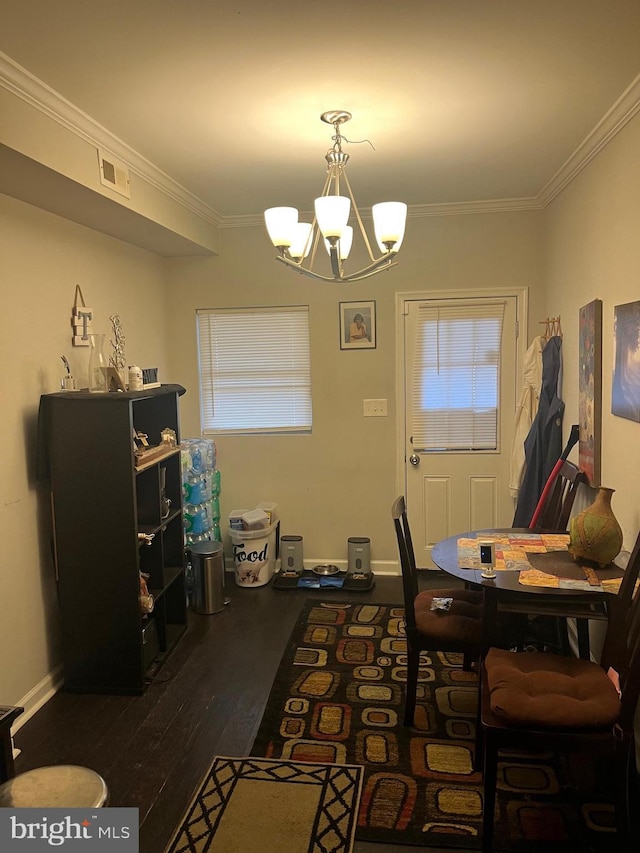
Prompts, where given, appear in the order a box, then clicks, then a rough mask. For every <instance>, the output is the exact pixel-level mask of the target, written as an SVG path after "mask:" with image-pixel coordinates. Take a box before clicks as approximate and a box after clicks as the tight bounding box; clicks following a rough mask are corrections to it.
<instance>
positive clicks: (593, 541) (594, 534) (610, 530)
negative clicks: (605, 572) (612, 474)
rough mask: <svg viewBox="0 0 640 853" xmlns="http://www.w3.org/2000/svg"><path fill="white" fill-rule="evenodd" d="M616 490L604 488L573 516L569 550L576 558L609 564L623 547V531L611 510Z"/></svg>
mask: <svg viewBox="0 0 640 853" xmlns="http://www.w3.org/2000/svg"><path fill="white" fill-rule="evenodd" d="M614 491H615V489H605V488H601V489H599V491H598V494H597V497H596V499H595V501H594V502H593V503H592V504H591V506H588V507H587V508H586V509H584V510H582V512H581V513H580V514H579V515H576V516H575V518H572V519H571V524H570V525H569V553H570V554H572V555H573V557H574V559H575V560H578V561H583V562H588V563H593V564H595V565H598V566H606V565H607V563H610V562H611V561H612V560H614V559H615V558H616V557H617V556H618V554H619V553H620V549H621V548H622V530H621V529H620V525H619V524H618V521H617V519H616V517H615V515H614V514H613V510H612V509H611V496H612V495H613V493H614Z"/></svg>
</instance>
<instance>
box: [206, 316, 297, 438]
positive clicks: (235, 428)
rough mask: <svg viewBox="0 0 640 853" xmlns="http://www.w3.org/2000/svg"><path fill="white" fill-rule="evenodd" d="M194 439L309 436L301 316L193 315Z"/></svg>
mask: <svg viewBox="0 0 640 853" xmlns="http://www.w3.org/2000/svg"><path fill="white" fill-rule="evenodd" d="M197 317H198V352H199V364H200V403H201V420H202V432H203V433H204V434H207V433H217V432H303V431H307V430H310V429H311V367H310V357H309V309H308V307H307V306H294V307H286V308H246V309H243V308H238V309H224V310H206V311H205V310H199V311H198V312H197Z"/></svg>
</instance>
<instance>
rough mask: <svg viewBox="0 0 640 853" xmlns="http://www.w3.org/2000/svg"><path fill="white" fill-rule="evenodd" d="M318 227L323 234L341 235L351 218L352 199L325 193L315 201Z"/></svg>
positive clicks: (326, 235) (325, 235) (325, 236)
mask: <svg viewBox="0 0 640 853" xmlns="http://www.w3.org/2000/svg"><path fill="white" fill-rule="evenodd" d="M314 205H315V211H316V219H317V221H318V228H319V229H320V231H321V232H322V236H323V237H324V238H325V240H326V239H328V238H329V237H340V236H341V235H342V232H343V231H344V229H345V227H346V225H347V222H348V220H349V211H350V210H351V199H349V198H347V197H346V196H342V195H325V196H322V197H321V198H317V199H316V200H315V202H314Z"/></svg>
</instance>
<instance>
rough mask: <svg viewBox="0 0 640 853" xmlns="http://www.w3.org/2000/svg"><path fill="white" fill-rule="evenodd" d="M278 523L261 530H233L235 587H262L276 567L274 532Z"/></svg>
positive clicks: (231, 531)
mask: <svg viewBox="0 0 640 853" xmlns="http://www.w3.org/2000/svg"><path fill="white" fill-rule="evenodd" d="M277 529H278V522H277V521H276V522H274V523H273V524H271V525H270V526H269V527H265V528H263V529H262V530H233V529H232V528H229V536H230V537H231V544H232V546H233V564H234V566H235V578H236V584H237V586H247V587H250V586H264V585H265V584H266V583H269V581H270V580H271V578H272V577H273V573H274V571H275V567H276V531H277Z"/></svg>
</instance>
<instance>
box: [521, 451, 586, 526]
mask: <svg viewBox="0 0 640 853" xmlns="http://www.w3.org/2000/svg"><path fill="white" fill-rule="evenodd" d="M581 483H584V484H585V485H586V484H587V475H586V474H585V473H584V471H581V470H580V468H578V466H577V465H574V464H573V462H567V461H565V462H563V463H562V466H561V467H560V470H559V471H558V473H557V475H556V476H555V478H554V480H553V483H550V484H549V491H548V494H547V496H546V499H545V500H544V502H543V504H542V507H541V509H540V512H539V515H538V516H537V518H536V521H535V523H532V524H531V525H529V526H530V527H531V529H533V530H539V529H541V530H567V529H568V526H569V516H570V515H571V510H572V509H573V503H574V501H575V499H576V494H577V492H578V487H579V486H580V484H581ZM545 489H546V486H545ZM543 494H544V490H543Z"/></svg>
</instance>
